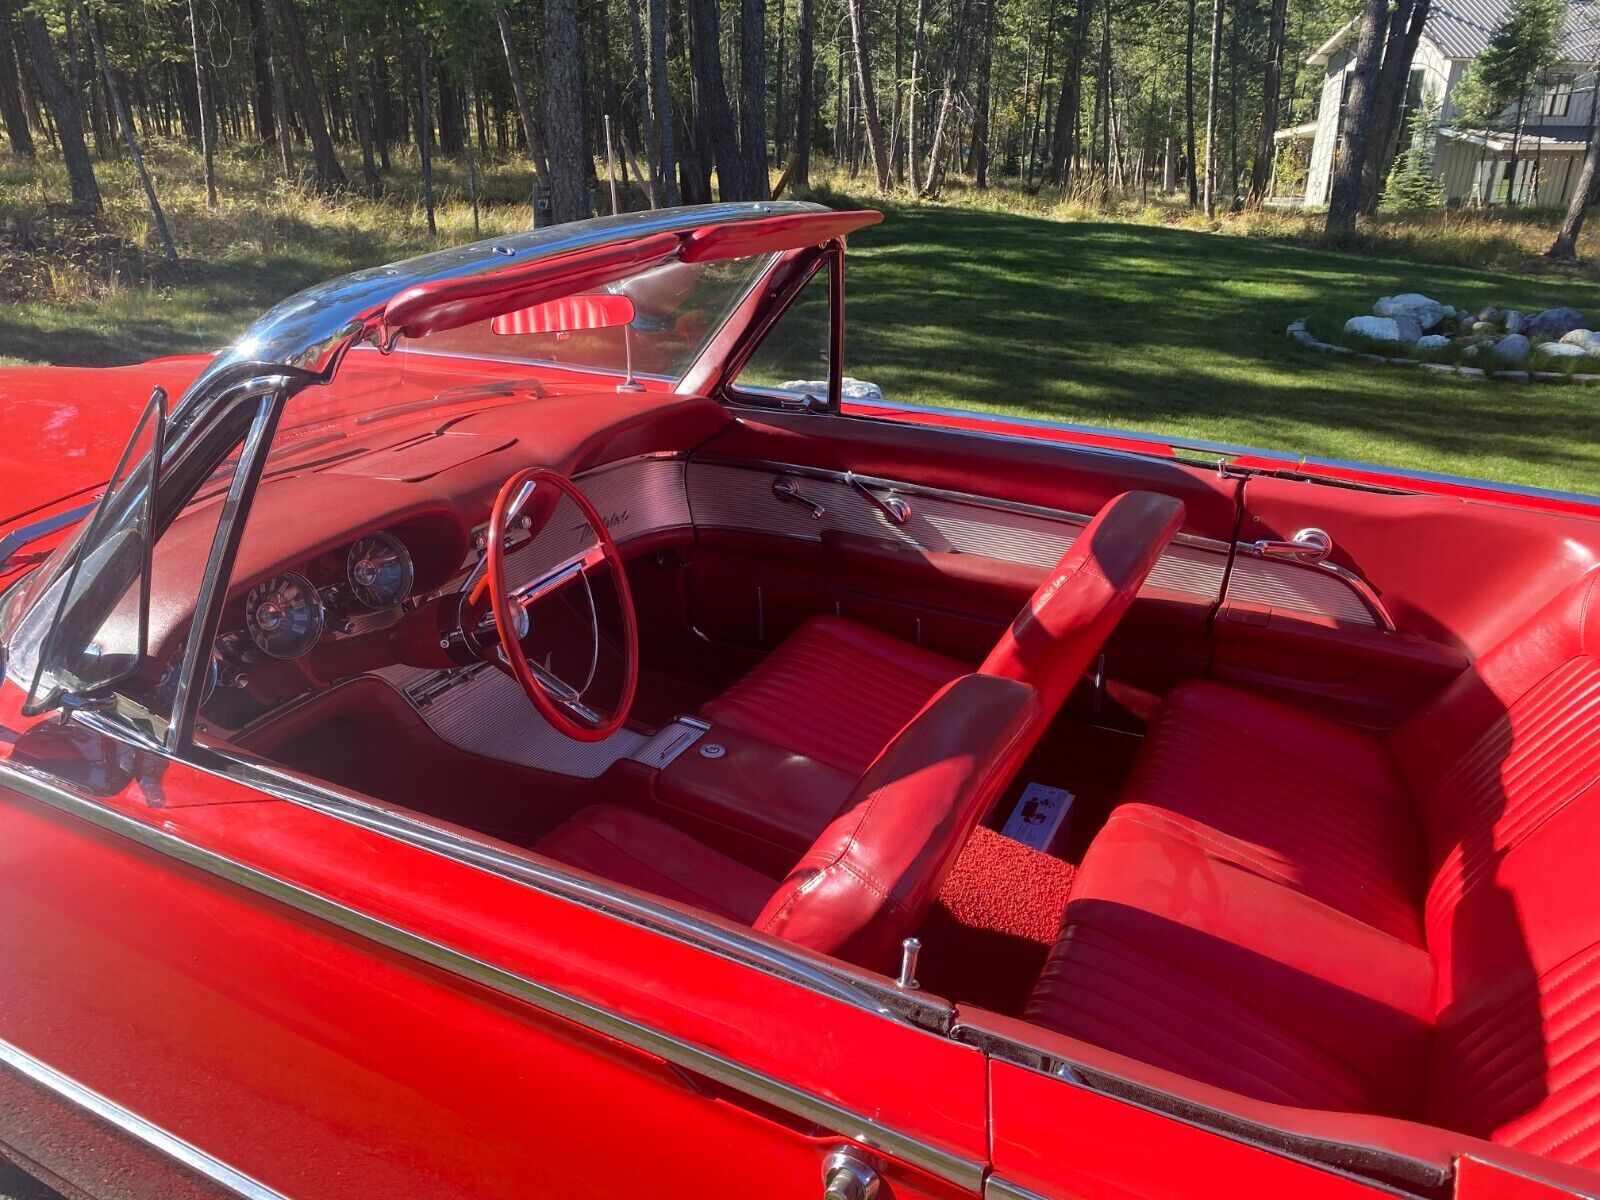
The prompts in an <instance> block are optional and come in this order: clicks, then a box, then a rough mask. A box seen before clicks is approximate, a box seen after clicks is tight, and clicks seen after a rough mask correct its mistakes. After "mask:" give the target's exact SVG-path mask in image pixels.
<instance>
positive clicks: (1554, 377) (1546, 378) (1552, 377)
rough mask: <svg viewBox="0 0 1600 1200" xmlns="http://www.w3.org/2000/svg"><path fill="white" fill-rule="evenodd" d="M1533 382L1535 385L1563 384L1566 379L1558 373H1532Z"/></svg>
mask: <svg viewBox="0 0 1600 1200" xmlns="http://www.w3.org/2000/svg"><path fill="white" fill-rule="evenodd" d="M1533 381H1534V382H1535V383H1565V382H1566V381H1567V377H1566V376H1565V375H1563V374H1562V373H1561V372H1560V371H1535V372H1534V373H1533Z"/></svg>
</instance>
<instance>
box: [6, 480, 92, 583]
mask: <svg viewBox="0 0 1600 1200" xmlns="http://www.w3.org/2000/svg"><path fill="white" fill-rule="evenodd" d="M99 502H100V501H99V498H98V497H96V498H95V499H93V500H91V501H89V503H87V504H80V505H78V507H77V508H69V509H67V510H66V511H65V512H59V513H56V514H55V516H53V517H43V518H41V519H40V520H37V521H34V522H33V523H32V524H29V525H24V526H22V527H21V528H20V529H13V530H12V531H11V532H10V533H8V534H6V535H5V537H0V568H3V567H5V566H6V565H7V564H8V563H10V562H11V560H12V559H13V558H15V557H16V553H17V551H18V550H21V549H22V548H23V547H24V546H26V545H27V544H28V543H29V542H36V541H38V540H39V539H40V538H42V537H47V536H48V535H50V534H52V533H55V532H56V531H57V530H58V529H65V528H66V527H67V526H68V525H76V524H77V523H78V522H79V521H81V520H83V519H84V518H85V517H87V516H88V515H89V514H90V513H92V512H93V511H94V506H95V505H96V504H98V503H99Z"/></svg>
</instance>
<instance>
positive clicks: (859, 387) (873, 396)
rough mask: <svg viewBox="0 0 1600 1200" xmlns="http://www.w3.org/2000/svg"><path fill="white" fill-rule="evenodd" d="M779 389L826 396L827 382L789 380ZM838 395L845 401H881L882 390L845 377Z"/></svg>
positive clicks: (821, 380)
mask: <svg viewBox="0 0 1600 1200" xmlns="http://www.w3.org/2000/svg"><path fill="white" fill-rule="evenodd" d="M778 386H779V388H781V389H782V390H783V391H786V392H808V393H810V394H811V395H813V396H826V395H827V394H828V381H827V380H826V379H791V380H789V381H788V382H786V383H780V384H779V385H778ZM840 394H841V395H842V396H843V397H844V399H846V400H882V399H883V389H882V388H880V387H879V386H878V385H877V384H875V383H866V382H864V381H862V380H860V379H852V378H850V376H848V375H846V376H845V377H844V379H843V381H842V384H841V389H840Z"/></svg>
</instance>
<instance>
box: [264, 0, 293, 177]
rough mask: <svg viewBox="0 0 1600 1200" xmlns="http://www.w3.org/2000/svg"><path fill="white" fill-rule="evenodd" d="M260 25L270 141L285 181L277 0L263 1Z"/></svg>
mask: <svg viewBox="0 0 1600 1200" xmlns="http://www.w3.org/2000/svg"><path fill="white" fill-rule="evenodd" d="M263 16H264V21H263V24H264V26H265V29H266V33H267V73H268V74H269V75H270V76H271V78H272V112H273V130H274V140H275V141H276V142H277V143H278V166H279V167H280V168H281V169H282V171H283V177H284V178H285V179H293V178H294V146H293V144H292V143H293V140H294V139H293V136H292V131H291V130H290V128H289V94H288V88H287V87H286V86H285V84H284V82H283V36H282V34H281V33H280V32H279V22H278V5H277V0H265V3H264V5H263Z"/></svg>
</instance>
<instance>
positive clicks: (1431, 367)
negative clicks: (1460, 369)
mask: <svg viewBox="0 0 1600 1200" xmlns="http://www.w3.org/2000/svg"><path fill="white" fill-rule="evenodd" d="M1418 365H1419V366H1420V367H1421V368H1422V369H1423V370H1424V371H1430V372H1432V373H1433V374H1435V375H1454V374H1455V371H1456V369H1455V368H1454V367H1452V366H1451V365H1450V364H1449V363H1419V364H1418Z"/></svg>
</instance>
